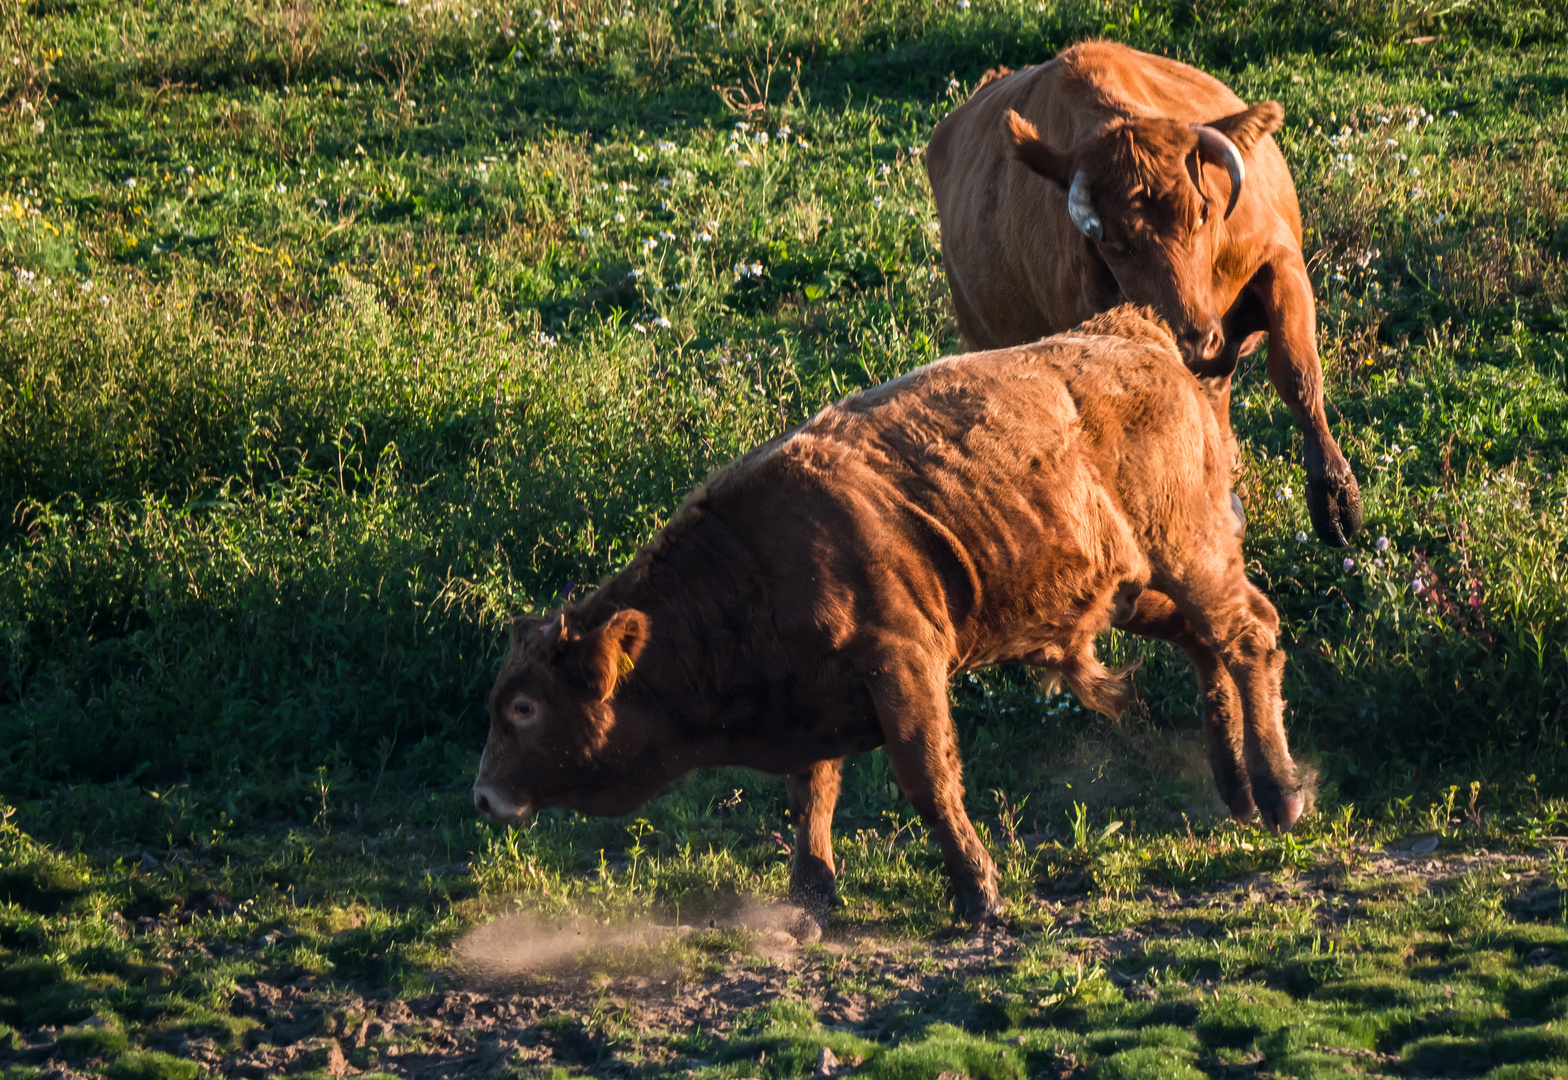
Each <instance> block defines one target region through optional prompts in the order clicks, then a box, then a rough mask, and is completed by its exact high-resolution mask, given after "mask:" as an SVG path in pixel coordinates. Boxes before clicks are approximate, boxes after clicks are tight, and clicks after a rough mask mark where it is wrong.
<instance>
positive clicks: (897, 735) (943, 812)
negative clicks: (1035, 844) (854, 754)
mask: <svg viewBox="0 0 1568 1080" xmlns="http://www.w3.org/2000/svg"><path fill="white" fill-rule="evenodd" d="M867 684H868V686H869V687H870V689H871V697H872V700H873V701H874V702H875V705H876V712H877V720H878V722H879V723H880V724H881V727H882V731H883V734H884V735H885V737H886V739H887V754H888V758H889V760H890V761H891V762H892V765H893V775H894V776H895V777H896V778H897V780H898V786H899V788H900V789H902V791H903V792H904V797H905V798H906V799H908V800H909V802H910V805H912V806H913V807H914V808H915V811H916V812H917V813H918V814H919V815H920V817H921V819H922V820H923V821H924V822H925V823H926V826H927V827H928V828H929V829H930V830H931V832H932V834H933V835H934V836H935V837H936V841H937V843H938V844H939V845H940V846H941V848H942V861H943V863H944V864H945V865H946V867H947V874H948V877H950V878H951V879H952V881H953V892H954V899H953V911H954V914H955V915H956V916H957V917H958V918H960V919H968V920H971V921H974V922H994V921H995V920H996V919H997V918H998V917H999V916H1000V915H1001V912H1002V901H1001V897H1000V896H999V895H998V893H997V889H996V866H995V864H993V863H992V862H991V856H990V855H989V854H987V852H986V850H985V847H984V846H983V845H982V844H981V843H980V837H979V836H977V835H976V834H975V828H974V825H972V824H971V823H970V821H969V815H968V814H967V813H965V811H964V780H963V775H964V767H963V762H962V761H960V760H959V756H958V735H957V732H956V731H955V730H954V729H953V718H952V715H951V713H950V712H949V711H948V706H947V681H946V678H945V672H944V671H943V669H942V668H941V667H940V666H938V665H935V664H933V665H930V666H929V667H921V666H916V665H912V664H908V663H907V662H905V663H899V662H896V661H895V662H891V663H889V664H888V665H887V666H886V667H884V668H883V669H882V670H881V671H879V672H878V673H877V674H875V675H874V676H872V677H871V678H870V679H868V681H867Z"/></svg>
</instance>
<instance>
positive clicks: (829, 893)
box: [789, 859, 839, 923]
mask: <svg viewBox="0 0 1568 1080" xmlns="http://www.w3.org/2000/svg"><path fill="white" fill-rule="evenodd" d="M811 863H813V864H815V865H808V866H804V867H799V868H797V869H796V871H795V875H794V877H793V878H791V880H790V883H789V901H790V903H792V904H798V905H799V906H800V907H801V908H803V909H805V912H806V914H807V915H809V916H811V917H812V918H814V919H816V920H817V921H818V922H823V923H825V922H827V920H828V912H830V911H832V910H833V909H834V908H836V907H838V903H839V901H838V884H837V881H836V880H835V878H834V876H833V871H832V870H831V869H830V868H829V867H828V865H827V863H825V862H823V861H822V860H820V859H814V860H811Z"/></svg>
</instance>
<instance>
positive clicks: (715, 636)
mask: <svg viewBox="0 0 1568 1080" xmlns="http://www.w3.org/2000/svg"><path fill="white" fill-rule="evenodd" d="M761 580H762V577H761V574H760V573H759V569H758V567H757V566H756V565H755V563H754V562H753V560H752V558H751V556H750V553H749V552H748V551H746V550H744V548H743V547H742V546H741V545H739V544H738V542H737V541H736V539H735V537H734V536H733V534H732V533H730V531H729V530H728V528H727V527H725V526H724V525H723V523H722V522H717V521H714V522H703V523H702V524H701V525H699V526H698V527H697V528H695V529H692V530H690V532H688V533H686V534H685V535H684V536H683V537H682V538H681V539H680V540H679V541H678V542H677V543H674V544H671V545H669V546H668V547H666V548H664V549H662V550H661V551H660V553H659V555H658V556H657V557H653V556H650V555H648V554H647V553H643V554H639V555H638V556H637V558H635V559H634V560H633V561H632V563H631V565H629V566H628V567H627V568H626V569H625V570H624V571H622V572H621V573H620V574H618V575H616V576H615V577H614V578H612V579H611V580H610V581H608V582H606V583H605V585H604V586H603V587H601V588H600V589H599V590H598V592H596V593H595V594H594V596H593V597H592V598H591V600H590V601H588V602H587V603H585V604H584V606H583V615H584V616H585V618H586V625H587V626H589V627H591V626H593V625H597V624H599V623H602V622H603V621H604V620H606V619H608V618H609V617H610V616H611V615H612V614H614V613H615V612H616V611H620V610H623V609H626V608H635V609H636V610H638V611H641V612H642V613H643V614H644V615H646V616H647V617H648V638H647V644H646V645H645V647H644V649H643V651H642V653H641V655H639V657H638V658H637V664H636V667H635V668H634V669H633V670H632V671H631V672H630V673H629V674H628V675H627V676H626V678H625V679H624V680H623V682H622V686H621V689H620V690H618V691H617V694H618V695H620V694H625V695H626V697H625V699H624V700H625V705H626V706H627V708H628V710H629V713H628V714H629V715H630V713H631V712H635V714H636V716H637V717H638V721H637V726H638V727H639V728H640V730H639V731H638V732H637V733H636V737H635V738H634V739H632V740H631V742H632V744H633V745H636V746H637V748H638V752H639V753H642V754H644V755H646V760H647V767H650V768H657V769H658V770H659V771H661V772H663V773H665V774H667V775H666V776H665V779H666V780H674V779H675V778H676V777H678V776H680V775H682V774H684V773H686V772H689V771H690V770H692V769H694V768H698V767H705V766H711V765H726V764H747V763H748V762H747V761H746V760H745V759H746V758H747V757H748V756H749V754H748V752H747V750H746V747H745V746H744V745H741V744H744V743H745V742H746V741H747V738H748V736H749V735H750V734H751V733H754V732H756V731H757V730H758V726H759V725H758V721H759V719H762V720H765V718H766V717H767V716H768V715H769V714H770V713H772V712H776V711H778V710H779V709H780V707H781V702H780V701H779V700H777V699H779V698H781V697H782V696H783V695H784V693H785V691H784V690H783V689H781V688H779V687H777V686H776V685H775V684H773V683H772V682H770V680H769V679H767V678H766V673H767V671H769V670H771V669H773V668H776V667H778V666H779V663H778V656H777V655H776V654H777V652H778V644H777V642H776V640H774V638H773V636H772V634H771V632H770V628H771V627H772V626H773V619H772V617H771V610H770V609H771V602H770V598H769V597H768V596H767V595H766V594H765V591H764V589H763V587H762V585H761ZM618 711H619V710H618ZM628 734H631V733H630V732H628Z"/></svg>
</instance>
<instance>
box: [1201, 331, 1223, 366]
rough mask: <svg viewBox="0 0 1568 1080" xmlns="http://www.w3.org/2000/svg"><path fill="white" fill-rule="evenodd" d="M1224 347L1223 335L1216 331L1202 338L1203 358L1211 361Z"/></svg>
mask: <svg viewBox="0 0 1568 1080" xmlns="http://www.w3.org/2000/svg"><path fill="white" fill-rule="evenodd" d="M1224 345H1225V335H1223V334H1221V333H1220V332H1219V331H1218V330H1210V331H1209V332H1208V333H1207V334H1206V335H1204V338H1203V358H1204V359H1205V360H1213V359H1214V358H1215V357H1216V356H1218V355H1219V354H1220V349H1221V348H1223V347H1224Z"/></svg>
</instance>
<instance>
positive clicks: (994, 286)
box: [926, 42, 1361, 546]
mask: <svg viewBox="0 0 1568 1080" xmlns="http://www.w3.org/2000/svg"><path fill="white" fill-rule="evenodd" d="M1283 119H1284V112H1283V110H1282V109H1281V108H1280V107H1279V105H1278V104H1277V103H1275V102H1272V101H1267V102H1262V103H1260V104H1257V105H1252V106H1248V105H1247V104H1246V103H1245V102H1243V101H1242V100H1241V99H1240V98H1239V97H1237V96H1236V95H1235V94H1233V93H1231V91H1230V90H1229V89H1228V88H1227V87H1226V86H1225V85H1224V84H1223V83H1221V82H1219V81H1218V80H1216V79H1213V78H1211V77H1209V76H1208V75H1205V74H1204V73H1203V72H1201V71H1198V70H1196V69H1194V68H1191V67H1188V66H1187V65H1185V64H1179V63H1177V62H1176V61H1174V60H1167V59H1165V58H1164V57H1160V56H1150V55H1148V54H1146V53H1141V52H1137V51H1135V50H1133V49H1129V48H1127V47H1125V46H1122V45H1115V44H1112V43H1110V42H1090V43H1087V44H1083V45H1077V46H1074V47H1073V48H1070V49H1067V50H1066V51H1065V52H1063V53H1062V54H1061V55H1059V56H1058V57H1057V58H1056V59H1055V60H1052V61H1051V62H1050V63H1048V64H1043V65H1041V66H1039V67H1032V68H1025V69H1024V70H1022V71H1018V72H1008V73H1005V74H1004V75H1003V76H1002V77H999V78H988V79H987V81H985V82H984V83H982V85H981V86H980V88H979V89H977V90H976V91H975V93H974V96H973V97H971V98H970V99H969V100H968V101H967V102H965V103H964V104H963V105H961V106H960V107H959V108H957V109H955V110H954V111H953V113H952V114H951V115H950V116H948V117H947V118H946V119H944V120H943V121H942V122H941V123H940V124H938V125H937V127H936V131H935V132H934V133H933V134H932V136H931V144H930V146H929V147H928V149H927V153H926V168H927V170H928V172H929V174H930V177H931V190H932V193H933V194H934V195H935V197H936V206H937V213H938V215H939V216H940V218H941V222H942V258H943V262H944V264H945V265H946V268H947V280H948V285H949V286H950V288H951V290H952V295H953V306H954V308H955V309H956V312H957V315H958V325H959V327H960V329H962V331H963V334H964V337H965V338H966V339H967V340H968V342H969V344H970V346H971V347H973V348H979V349H995V348H1000V347H1002V346H1007V345H1019V344H1022V343H1024V342H1026V341H1034V340H1036V339H1037V338H1040V337H1042V336H1043V335H1045V334H1051V333H1057V332H1060V331H1063V330H1066V329H1067V328H1068V327H1071V326H1074V325H1076V324H1078V323H1080V322H1082V321H1083V320H1084V319H1087V318H1089V317H1090V316H1091V315H1093V314H1094V313H1095V312H1097V311H1105V310H1107V309H1108V308H1110V307H1112V306H1114V305H1116V304H1120V303H1128V302H1131V303H1135V304H1147V305H1149V306H1151V307H1153V308H1154V309H1155V311H1157V312H1159V314H1160V315H1161V316H1163V317H1164V318H1165V320H1166V321H1167V322H1169V324H1170V325H1171V327H1172V328H1173V329H1174V330H1175V331H1176V337H1177V340H1178V341H1179V342H1180V343H1181V347H1182V351H1183V353H1184V355H1185V356H1186V359H1187V363H1188V365H1189V366H1190V367H1191V368H1192V370H1193V371H1195V372H1197V373H1198V374H1199V375H1207V376H1214V377H1216V379H1217V380H1218V383H1217V392H1218V393H1219V395H1220V400H1221V402H1222V403H1224V404H1223V405H1222V408H1221V422H1222V423H1224V424H1225V425H1226V429H1227V431H1228V430H1229V420H1228V411H1229V410H1228V402H1229V394H1230V376H1231V373H1232V372H1233V371H1234V370H1235V368H1236V363H1237V359H1238V357H1240V356H1244V355H1249V354H1250V353H1252V352H1253V351H1255V350H1256V349H1257V348H1258V347H1259V346H1260V345H1261V344H1262V342H1263V339H1264V335H1265V334H1266V335H1267V337H1268V342H1269V352H1268V372H1269V378H1270V379H1271V380H1272V381H1273V383H1274V386H1275V388H1276V389H1277V390H1278V391H1279V394H1280V397H1282V398H1283V399H1284V400H1285V403H1286V404H1287V405H1288V406H1290V410H1291V413H1292V414H1293V415H1294V416H1295V418H1296V423H1297V425H1298V426H1299V427H1300V428H1301V431H1302V434H1303V436H1304V437H1305V440H1304V451H1303V453H1304V457H1305V460H1306V473H1307V484H1306V486H1307V508H1308V510H1309V512H1310V513H1311V515H1312V524H1313V527H1314V528H1315V529H1316V531H1317V534H1318V536H1319V537H1320V538H1321V539H1322V540H1323V541H1324V542H1325V543H1328V544H1333V545H1336V546H1343V545H1345V544H1346V543H1347V542H1348V537H1350V536H1351V535H1352V534H1354V533H1355V532H1356V530H1357V529H1359V528H1360V527H1361V494H1360V491H1359V490H1358V488H1357V486H1356V478H1355V476H1354V475H1353V474H1352V473H1351V471H1350V466H1349V465H1348V464H1347V463H1346V461H1345V458H1344V455H1343V454H1341V453H1340V450H1339V447H1338V445H1337V444H1336V443H1335V442H1334V436H1333V434H1332V433H1331V432H1330V431H1329V426H1328V418H1327V416H1326V415H1325V414H1324V411H1323V373H1322V369H1321V368H1320V366H1319V364H1318V353H1317V341H1316V337H1315V325H1314V324H1315V319H1316V316H1315V313H1314V307H1313V300H1312V285H1311V282H1310V281H1309V280H1308V278H1307V270H1306V265H1305V263H1304V262H1303V261H1302V257H1301V210H1300V207H1299V205H1298V204H1297V201H1296V189H1295V185H1294V184H1293V183H1292V182H1291V178H1290V171H1289V169H1287V168H1286V166H1285V159H1284V158H1283V157H1282V156H1281V155H1280V152H1279V148H1278V147H1277V146H1275V144H1274V140H1273V139H1272V138H1271V137H1270V132H1273V131H1274V130H1275V129H1277V128H1278V127H1279V126H1280V124H1281V122H1282V121H1283ZM1244 179H1245V182H1244Z"/></svg>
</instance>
